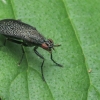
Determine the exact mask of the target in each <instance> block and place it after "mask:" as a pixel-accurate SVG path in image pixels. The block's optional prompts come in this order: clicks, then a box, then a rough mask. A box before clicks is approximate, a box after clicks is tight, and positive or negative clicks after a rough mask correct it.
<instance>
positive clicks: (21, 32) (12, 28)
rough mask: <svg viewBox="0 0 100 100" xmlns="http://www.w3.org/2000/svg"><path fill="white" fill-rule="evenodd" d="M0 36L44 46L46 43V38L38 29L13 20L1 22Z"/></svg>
mask: <svg viewBox="0 0 100 100" xmlns="http://www.w3.org/2000/svg"><path fill="white" fill-rule="evenodd" d="M0 34H3V35H5V36H7V37H11V38H13V39H14V38H16V39H20V40H24V41H26V42H31V43H34V44H42V43H43V42H44V41H45V38H44V37H43V36H42V35H41V34H40V33H39V32H38V31H37V30H36V28H34V27H32V26H30V25H28V24H25V23H23V22H21V21H18V20H13V19H5V20H1V21H0Z"/></svg>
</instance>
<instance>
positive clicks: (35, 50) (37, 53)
mask: <svg viewBox="0 0 100 100" xmlns="http://www.w3.org/2000/svg"><path fill="white" fill-rule="evenodd" d="M37 48H38V47H34V52H35V53H36V55H37V56H39V57H40V58H41V59H43V62H42V64H41V73H42V79H43V80H44V81H45V78H44V74H43V64H44V60H45V59H44V57H43V56H42V55H41V54H39V52H38V51H37Z"/></svg>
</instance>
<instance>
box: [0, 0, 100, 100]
mask: <svg viewBox="0 0 100 100" xmlns="http://www.w3.org/2000/svg"><path fill="white" fill-rule="evenodd" d="M99 9H100V1H99V0H96V1H93V0H87V1H84V0H80V1H79V0H29V1H27V0H20V1H19V0H1V1H0V19H9V18H13V19H16V20H21V21H22V22H25V23H27V24H30V25H32V26H34V27H36V28H37V30H38V31H39V32H40V33H41V34H42V35H44V36H45V37H46V38H51V39H52V40H53V41H54V43H55V44H61V47H58V48H55V49H56V52H54V51H53V58H54V59H55V60H56V61H57V62H58V63H60V64H62V65H63V68H61V67H58V66H56V65H55V64H54V63H53V62H52V61H51V60H50V54H49V53H48V52H47V51H45V50H43V49H42V48H39V49H38V52H39V53H40V54H41V55H43V56H44V58H45V63H44V68H43V69H44V77H45V80H46V82H44V81H43V80H42V77H41V69H40V66H41V63H42V59H40V58H39V57H37V56H36V54H35V53H34V51H33V48H34V47H24V50H25V56H24V59H23V61H22V63H21V65H20V66H18V62H19V61H20V59H21V55H22V49H21V47H20V45H18V44H15V43H12V42H10V41H7V43H6V46H1V48H0V97H1V98H2V100H99V99H100V88H99V87H100V86H99V84H100V81H99V76H100V75H99V73H100V67H99V66H100V61H99V59H100V58H99V57H100V46H99V45H100V44H99V42H100V38H99V37H100V35H99V34H100V32H99V26H100V24H99V21H100V18H99V15H100V14H99ZM4 40H5V37H3V36H0V45H3V43H4Z"/></svg>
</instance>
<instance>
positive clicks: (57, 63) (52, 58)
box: [51, 52, 63, 67]
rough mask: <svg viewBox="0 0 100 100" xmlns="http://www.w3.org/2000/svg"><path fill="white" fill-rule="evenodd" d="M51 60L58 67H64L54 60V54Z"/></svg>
mask: <svg viewBox="0 0 100 100" xmlns="http://www.w3.org/2000/svg"><path fill="white" fill-rule="evenodd" d="M51 60H52V61H53V62H54V63H55V64H56V65H57V66H59V67H63V66H62V65H60V64H58V63H57V62H56V61H55V60H54V59H53V57H52V52H51Z"/></svg>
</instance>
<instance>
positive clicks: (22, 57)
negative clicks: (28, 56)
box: [18, 45, 25, 66]
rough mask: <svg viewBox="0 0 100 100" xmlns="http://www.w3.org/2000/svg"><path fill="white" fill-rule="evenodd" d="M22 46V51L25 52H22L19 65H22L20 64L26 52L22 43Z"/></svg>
mask: <svg viewBox="0 0 100 100" xmlns="http://www.w3.org/2000/svg"><path fill="white" fill-rule="evenodd" d="M21 48H22V53H23V54H22V56H21V59H20V61H19V63H18V66H20V64H21V62H22V60H23V57H24V54H25V51H24V49H23V46H22V45H21Z"/></svg>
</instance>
